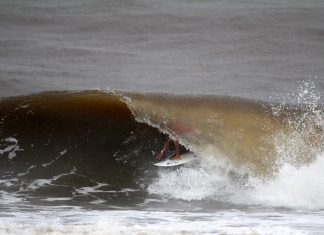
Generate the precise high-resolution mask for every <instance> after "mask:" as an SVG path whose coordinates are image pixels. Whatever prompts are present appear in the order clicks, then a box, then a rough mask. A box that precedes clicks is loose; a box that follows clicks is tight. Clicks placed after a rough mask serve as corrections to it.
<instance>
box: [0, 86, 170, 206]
mask: <svg viewBox="0 0 324 235" xmlns="http://www.w3.org/2000/svg"><path fill="white" fill-rule="evenodd" d="M0 116H1V128H0V139H1V145H0V149H1V155H0V157H1V165H0V172H1V173H0V175H1V177H2V178H1V181H0V187H1V188H2V189H4V190H5V191H6V192H11V193H17V194H18V197H19V195H20V194H23V195H25V196H26V195H28V197H30V198H31V199H30V200H32V198H33V197H35V196H37V197H44V198H47V197H56V198H58V197H59V198H63V199H64V198H72V197H74V198H76V199H77V200H85V201H95V200H97V199H96V196H93V194H91V193H98V194H100V192H108V191H109V192H111V193H110V194H109V193H108V194H107V193H105V194H103V193H102V195H101V196H100V198H101V199H100V200H108V201H110V202H112V203H113V204H115V205H118V203H119V202H120V203H121V202H122V201H123V202H122V203H123V204H124V205H125V202H127V200H122V199H125V198H123V195H124V196H125V197H127V195H128V194H130V193H133V194H136V193H138V192H137V191H138V190H133V189H134V188H139V186H138V184H140V183H141V182H143V181H144V180H145V177H144V172H145V170H147V169H149V168H150V167H151V165H152V164H151V161H152V159H154V158H153V157H152V155H154V154H155V151H156V150H157V149H159V148H160V146H161V145H163V141H164V139H165V136H164V135H163V134H161V133H160V132H159V131H158V130H157V129H155V128H152V127H150V126H148V125H146V124H142V123H138V122H136V121H135V120H134V118H133V116H132V114H131V112H130V111H129V109H128V108H127V106H126V104H125V103H124V102H122V101H121V100H120V99H119V98H118V97H116V96H113V95H108V94H105V93H101V92H81V93H65V92H56V93H41V94H36V95H31V96H24V97H17V98H10V99H5V100H2V102H1V103H0ZM76 189H77V190H76ZM0 190H1V189H0ZM122 191H124V193H123V192H122ZM114 192H122V193H121V196H119V197H118V198H116V197H115V194H114ZM25 196H24V198H25ZM63 199H62V200H63ZM126 204H127V203H126Z"/></svg>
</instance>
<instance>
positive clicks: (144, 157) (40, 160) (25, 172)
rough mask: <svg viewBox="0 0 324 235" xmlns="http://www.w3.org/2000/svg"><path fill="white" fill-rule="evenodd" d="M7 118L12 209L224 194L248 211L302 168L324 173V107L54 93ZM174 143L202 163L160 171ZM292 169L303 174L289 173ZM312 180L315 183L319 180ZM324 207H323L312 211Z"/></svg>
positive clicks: (26, 101)
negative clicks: (158, 159)
mask: <svg viewBox="0 0 324 235" xmlns="http://www.w3.org/2000/svg"><path fill="white" fill-rule="evenodd" d="M0 117H1V126H0V140H1V142H0V157H1V165H0V174H1V179H0V191H1V198H2V200H4V201H6V202H7V203H9V204H10V203H17V202H19V201H30V202H33V203H41V201H42V200H43V203H45V202H46V203H59V202H60V201H63V202H64V203H65V204H66V203H68V202H71V203H72V202H91V203H92V204H100V205H109V206H113V207H116V206H117V207H118V206H127V205H129V206H132V205H134V203H135V204H138V203H142V202H143V200H145V198H146V197H147V195H148V194H151V195H158V196H161V195H164V196H167V197H171V198H178V199H184V200H203V199H206V198H209V199H210V198H214V196H215V195H217V200H225V199H224V198H226V200H227V201H228V200H230V201H231V202H233V203H239V204H240V203H244V204H249V202H252V201H253V202H258V198H263V199H264V196H260V191H267V190H270V191H271V190H272V189H276V190H277V188H276V187H277V186H278V187H280V185H285V181H284V180H283V179H282V178H280V177H287V175H288V176H289V175H290V173H291V172H293V173H292V174H293V175H294V176H295V178H298V177H299V176H298V172H300V171H299V169H301V171H303V172H309V171H310V170H309V169H316V172H319V171H318V168H321V165H322V161H320V160H318V156H319V155H320V154H321V153H322V152H323V144H322V143H323V136H324V135H323V123H324V122H323V120H324V119H323V107H322V106H319V105H317V104H316V105H315V103H305V102H302V104H294V105H288V104H274V103H264V102H257V101H251V100H242V99H236V98H228V97H214V96H190V97H189V96H175V95H166V94H130V93H127V94H126V93H124V94H116V93H109V94H107V93H104V92H99V91H84V92H74V93H73V92H48V93H40V94H35V95H30V96H22V97H13V98H7V99H3V100H2V101H1V103H0ZM168 136H170V137H171V138H173V139H176V140H179V141H180V143H181V144H182V147H183V148H187V149H191V150H192V151H194V152H196V153H197V154H198V156H200V158H199V159H200V160H199V162H197V163H194V164H193V165H190V166H185V167H180V168H178V169H165V170H164V169H163V170H161V169H157V168H156V167H153V165H152V163H153V162H154V161H155V156H156V155H157V153H158V152H159V151H160V149H161V147H162V146H163V143H164V141H165V139H166V138H167V137H168ZM313 163H314V164H316V166H315V167H314V166H312V164H313ZM288 166H289V167H291V168H293V169H295V170H290V171H289V170H288V171H289V172H290V173H289V172H288V173H287V169H290V168H289V167H288ZM307 167H310V168H307ZM312 167H313V168H312ZM283 169H284V171H282V170H283ZM296 172H297V173H296ZM278 176H279V178H278ZM308 176H309V177H308V181H307V182H310V181H312V179H313V177H314V175H313V174H308ZM264 182H266V184H265V183H264ZM313 185H314V187H313V188H314V189H317V190H314V195H312V196H311V197H308V199H309V198H311V199H312V197H313V196H315V194H318V193H319V194H321V193H323V192H324V189H322V188H321V187H318V185H317V184H313ZM295 186H296V187H299V186H298V185H295ZM283 187H284V188H287V186H283ZM302 187H303V186H302V185H301V186H300V188H302ZM251 188H253V190H254V191H253V190H252V191H251ZM242 190H244V192H243V191H242ZM318 190H319V191H320V192H319V191H318ZM233 192H234V194H235V195H234V196H233V197H229V196H228V195H233ZM288 194H289V193H288ZM238 195H245V199H246V198H250V199H251V200H250V201H249V199H246V200H247V201H246V200H239V199H240V198H238V197H237V196H238ZM285 195H286V194H285ZM292 195H293V194H292ZM301 195H302V194H301ZM279 197H281V196H280V194H278V198H279ZM39 198H42V200H39ZM303 199H304V197H302V196H301V199H300V202H299V205H301V206H305V205H304V204H303V202H304V201H303ZM269 200H270V199H269ZM271 200H273V198H272V199H271ZM271 200H270V202H269V201H262V200H261V199H260V200H259V201H260V203H261V204H266V205H268V204H271V203H272V202H271ZM44 201H45V202H44ZM274 201H276V200H274ZM287 201H289V200H287ZM278 205H281V206H282V205H283V206H285V205H287V203H286V204H285V202H282V203H281V204H280V203H279V204H278ZM287 206H291V205H287ZM322 206H324V205H322V203H317V202H316V203H314V204H312V205H311V206H309V208H322ZM292 207H293V206H292ZM305 207H307V205H306V206H305Z"/></svg>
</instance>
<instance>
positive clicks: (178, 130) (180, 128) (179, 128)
mask: <svg viewBox="0 0 324 235" xmlns="http://www.w3.org/2000/svg"><path fill="white" fill-rule="evenodd" d="M189 131H190V128H189V126H188V125H186V124H184V123H183V122H182V123H180V122H176V123H175V124H174V125H173V127H172V128H171V132H172V133H173V134H174V135H175V136H179V135H180V134H184V133H187V132H189ZM170 142H173V144H174V149H175V155H174V156H173V157H171V158H170V160H180V159H181V157H180V146H179V141H177V140H173V139H171V138H170V137H168V138H167V140H166V141H165V143H164V146H163V149H162V150H161V152H160V154H159V155H158V156H157V157H156V159H158V160H160V159H162V158H163V157H164V155H165V152H166V150H167V149H168V147H169V145H170Z"/></svg>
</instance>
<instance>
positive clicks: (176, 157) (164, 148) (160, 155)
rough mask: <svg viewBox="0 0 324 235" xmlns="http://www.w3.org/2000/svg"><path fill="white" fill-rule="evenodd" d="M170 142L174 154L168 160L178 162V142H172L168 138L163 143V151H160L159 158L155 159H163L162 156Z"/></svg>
mask: <svg viewBox="0 0 324 235" xmlns="http://www.w3.org/2000/svg"><path fill="white" fill-rule="evenodd" d="M171 141H172V142H173V144H174V148H175V152H176V154H175V155H174V156H173V157H171V158H170V160H180V148H179V142H178V141H174V140H172V139H171V138H170V137H168V139H167V140H166V141H165V143H164V146H163V149H162V150H161V152H160V154H159V156H157V157H156V159H158V160H160V159H162V158H163V156H164V155H165V152H166V150H167V149H168V147H169V145H170V142H171Z"/></svg>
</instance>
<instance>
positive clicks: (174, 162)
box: [154, 152, 197, 167]
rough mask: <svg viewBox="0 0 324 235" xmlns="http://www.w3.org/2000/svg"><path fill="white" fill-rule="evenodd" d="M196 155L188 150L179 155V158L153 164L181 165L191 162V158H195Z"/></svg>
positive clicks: (164, 165)
mask: <svg viewBox="0 0 324 235" xmlns="http://www.w3.org/2000/svg"><path fill="white" fill-rule="evenodd" d="M196 158H197V157H196V155H195V154H194V153H193V152H188V153H184V154H182V155H180V159H179V160H170V159H167V160H164V161H162V162H158V163H155V164H154V166H163V167H166V166H178V165H182V164H185V163H187V162H191V161H193V160H195V159H196Z"/></svg>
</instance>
